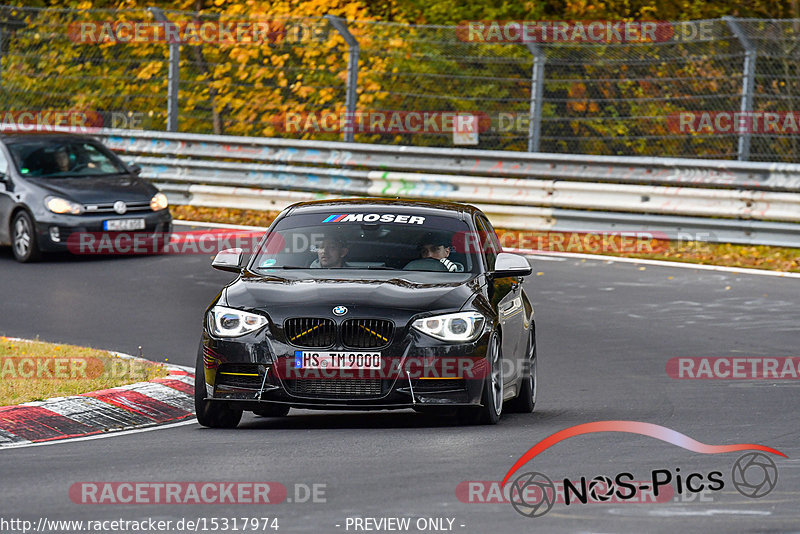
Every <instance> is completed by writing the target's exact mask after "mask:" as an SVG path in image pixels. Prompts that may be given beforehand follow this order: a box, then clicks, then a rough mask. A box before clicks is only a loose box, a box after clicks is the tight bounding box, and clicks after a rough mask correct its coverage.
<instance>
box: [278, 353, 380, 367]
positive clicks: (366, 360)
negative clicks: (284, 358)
mask: <svg viewBox="0 0 800 534" xmlns="http://www.w3.org/2000/svg"><path fill="white" fill-rule="evenodd" d="M294 368H295V369H380V368H381V353H380V352H316V351H310V350H296V351H294Z"/></svg>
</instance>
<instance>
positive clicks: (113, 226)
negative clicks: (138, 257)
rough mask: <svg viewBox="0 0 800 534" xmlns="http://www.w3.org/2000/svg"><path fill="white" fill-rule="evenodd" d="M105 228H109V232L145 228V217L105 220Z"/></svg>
mask: <svg viewBox="0 0 800 534" xmlns="http://www.w3.org/2000/svg"><path fill="white" fill-rule="evenodd" d="M103 230H108V231H109V232H120V231H126V230H144V219H112V220H110V221H104V222H103Z"/></svg>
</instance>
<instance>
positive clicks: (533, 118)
mask: <svg viewBox="0 0 800 534" xmlns="http://www.w3.org/2000/svg"><path fill="white" fill-rule="evenodd" d="M525 46H527V47H528V51H529V52H530V53H531V55H532V56H533V71H532V72H531V108H530V117H529V121H528V152H539V139H540V136H541V131H542V103H543V102H542V98H543V95H544V64H545V55H544V53H543V52H542V49H541V48H539V47H538V46H536V43H525Z"/></svg>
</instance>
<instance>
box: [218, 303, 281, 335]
mask: <svg viewBox="0 0 800 534" xmlns="http://www.w3.org/2000/svg"><path fill="white" fill-rule="evenodd" d="M265 324H267V318H266V317H264V316H263V315H258V314H256V313H250V312H246V311H243V310H236V309H233V308H226V307H225V306H214V307H213V308H211V311H210V312H208V328H209V330H211V333H212V334H214V335H215V336H217V337H238V336H243V335H245V334H249V333H251V332H255V331H256V330H258V329H259V328H261V327H262V326H264V325H265Z"/></svg>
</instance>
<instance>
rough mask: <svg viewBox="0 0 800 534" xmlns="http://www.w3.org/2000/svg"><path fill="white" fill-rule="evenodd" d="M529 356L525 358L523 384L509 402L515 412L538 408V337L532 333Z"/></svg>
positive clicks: (531, 411)
mask: <svg viewBox="0 0 800 534" xmlns="http://www.w3.org/2000/svg"><path fill="white" fill-rule="evenodd" d="M526 349H527V357H526V359H525V373H524V375H523V377H522V386H521V387H520V389H519V393H518V394H517V396H516V397H515V398H514V400H512V401H511V402H510V403H509V404H508V408H509V411H511V412H515V413H533V410H534V409H535V408H536V393H537V390H538V384H539V380H538V375H537V372H536V338H535V337H534V336H533V334H531V337H530V339H529V340H528V346H527V347H526Z"/></svg>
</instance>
